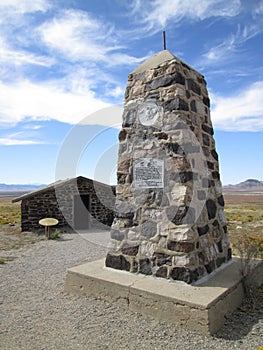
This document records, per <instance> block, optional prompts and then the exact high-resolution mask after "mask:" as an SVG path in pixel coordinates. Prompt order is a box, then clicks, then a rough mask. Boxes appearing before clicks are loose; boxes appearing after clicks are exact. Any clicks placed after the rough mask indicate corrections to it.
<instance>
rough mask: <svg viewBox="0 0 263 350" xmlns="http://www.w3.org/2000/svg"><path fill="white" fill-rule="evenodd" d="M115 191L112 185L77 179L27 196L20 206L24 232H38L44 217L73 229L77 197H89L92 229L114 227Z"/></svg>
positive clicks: (60, 225)
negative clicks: (54, 219) (75, 197)
mask: <svg viewBox="0 0 263 350" xmlns="http://www.w3.org/2000/svg"><path fill="white" fill-rule="evenodd" d="M114 192H115V189H114V188H112V187H111V186H107V185H104V184H100V183H98V182H93V181H92V180H89V179H86V178H83V177H78V178H76V179H73V180H71V181H67V182H66V183H65V184H60V185H58V186H56V187H51V188H47V189H46V190H45V189H44V190H41V191H36V192H35V193H33V194H31V195H28V196H24V197H25V198H24V199H22V203H21V216H22V217H21V229H22V231H28V230H34V229H39V228H40V227H41V226H40V225H39V223H38V222H39V220H40V219H42V218H45V217H53V218H56V219H58V221H59V224H58V225H57V226H58V227H63V226H70V227H73V228H74V196H77V195H89V196H90V208H89V212H88V211H87V213H86V215H90V223H91V226H94V225H96V224H97V223H98V222H100V223H102V224H104V225H107V226H111V224H112V221H113V209H114V202H115V195H114Z"/></svg>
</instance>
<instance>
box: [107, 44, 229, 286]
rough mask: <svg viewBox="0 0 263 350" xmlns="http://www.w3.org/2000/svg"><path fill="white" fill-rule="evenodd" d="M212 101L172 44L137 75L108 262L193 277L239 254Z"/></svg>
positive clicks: (130, 88)
mask: <svg viewBox="0 0 263 350" xmlns="http://www.w3.org/2000/svg"><path fill="white" fill-rule="evenodd" d="M209 107H210V101H209V97H208V92H207V88H206V82H205V80H204V77H203V76H202V75H201V74H199V73H198V72H197V71H195V70H194V69H192V68H191V67H189V66H188V65H187V64H185V63H184V62H182V61H181V60H180V59H178V58H177V57H175V56H174V55H173V54H172V53H171V52H169V51H167V50H163V51H161V52H159V53H157V54H155V55H154V56H152V57H150V58H149V59H148V60H147V61H146V62H144V63H143V64H141V65H140V66H139V67H138V68H136V69H135V70H134V71H133V72H132V73H131V74H130V75H129V78H128V84H127V88H126V93H125V104H124V112H123V125H122V129H121V131H120V133H119V156H118V169H117V178H118V184H117V189H116V206H115V219H114V222H113V224H112V228H111V239H110V243H109V247H108V253H107V257H106V262H105V264H106V266H107V267H111V268H114V269H120V270H126V271H129V272H131V273H142V274H146V275H153V276H156V277H163V278H170V279H174V280H181V281H184V282H186V283H192V282H194V281H196V280H198V279H199V278H201V277H203V276H205V275H207V274H210V273H211V272H212V271H214V270H216V269H217V268H218V267H220V266H221V265H222V264H224V263H226V262H227V261H228V260H229V259H231V249H230V247H229V240H228V234H227V227H226V219H225V215H224V199H223V195H222V186H221V182H220V175H219V165H218V155H217V152H216V149H215V141H214V138H213V127H212V123H211V119H210V109H209Z"/></svg>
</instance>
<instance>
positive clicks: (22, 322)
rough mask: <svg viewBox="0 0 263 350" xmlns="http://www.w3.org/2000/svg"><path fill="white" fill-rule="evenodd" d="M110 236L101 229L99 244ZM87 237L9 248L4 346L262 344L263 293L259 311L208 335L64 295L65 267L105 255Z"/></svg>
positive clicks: (242, 313)
mask: <svg viewBox="0 0 263 350" xmlns="http://www.w3.org/2000/svg"><path fill="white" fill-rule="evenodd" d="M107 234H108V233H99V232H97V234H96V237H97V241H99V240H100V239H102V241H103V239H105V235H106V236H107ZM84 236H85V237H86V239H84V238H83V237H84ZM87 237H88V239H89V240H87ZM90 237H91V235H87V236H86V235H83V236H81V235H79V234H64V235H63V238H62V239H61V240H57V241H52V240H49V241H41V242H38V243H36V244H34V245H32V246H30V247H27V248H26V247H23V248H22V249H20V250H19V251H10V256H13V255H15V256H16V257H17V258H16V259H15V260H13V261H11V262H8V263H7V264H4V265H2V266H1V267H0V275H1V277H0V278H1V287H0V320H1V324H0V349H1V350H16V349H19V350H21V349H30V350H31V349H32V350H44V349H48V350H51V349H54V350H55V349H56V350H59V349H66V350H70V349H88V350H93V349H94V350H98V349H136V350H137V349H151V350H152V349H162V350H163V349H168V350H169V349H180V350H187V349H189V350H190V349H191V350H193V349H208V350H209V349H220V350H230V349H244V350H250V349H251V350H257V349H258V348H259V346H263V305H262V304H263V303H262V296H261V297H259V300H258V302H257V306H256V308H255V309H254V310H252V309H250V310H249V311H248V310H247V308H246V307H243V308H241V309H240V310H238V311H237V312H236V313H234V314H233V315H232V316H231V317H230V318H228V319H227V320H226V322H225V326H224V327H223V328H222V330H221V331H220V332H219V333H218V334H216V335H215V336H213V337H212V336H209V337H206V336H203V335H199V334H196V333H192V332H189V331H186V330H184V329H181V328H178V327H175V326H174V325H171V324H168V323H165V322H158V321H155V320H153V319H151V318H148V317H145V316H141V315H139V314H137V313H134V312H130V311H128V310H125V309H121V308H119V307H116V306H112V305H110V304H108V303H106V302H102V301H97V300H94V299H91V298H85V297H77V296H73V295H68V294H66V293H64V292H63V287H64V280H65V276H66V271H67V268H69V267H72V266H74V265H78V264H79V263H81V262H83V261H84V260H86V261H92V260H96V259H100V258H103V257H104V256H105V254H106V248H105V247H104V246H102V245H97V244H95V243H94V242H95V239H90ZM90 241H93V243H91V242H90ZM260 298H261V300H260Z"/></svg>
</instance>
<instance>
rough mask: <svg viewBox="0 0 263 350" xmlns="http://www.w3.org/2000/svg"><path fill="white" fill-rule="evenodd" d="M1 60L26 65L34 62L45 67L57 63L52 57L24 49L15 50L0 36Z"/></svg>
mask: <svg viewBox="0 0 263 350" xmlns="http://www.w3.org/2000/svg"><path fill="white" fill-rule="evenodd" d="M0 62H2V64H6V65H15V66H17V65H24V64H32V65H39V66H44V67H50V66H51V65H53V64H54V63H55V60H54V59H53V58H52V57H47V56H38V55H35V54H34V53H30V52H27V51H23V50H19V49H16V50H13V49H11V48H9V47H8V45H7V44H6V43H5V42H4V39H2V38H1V37H0Z"/></svg>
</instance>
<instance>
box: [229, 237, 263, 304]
mask: <svg viewBox="0 0 263 350" xmlns="http://www.w3.org/2000/svg"><path fill="white" fill-rule="evenodd" d="M233 247H234V248H235V250H236V252H237V254H238V255H239V257H240V273H241V276H242V284H243V287H244V292H245V296H246V298H247V300H248V301H249V302H250V304H252V305H253V302H254V300H255V287H253V286H252V285H251V283H250V282H249V277H250V276H251V273H252V267H253V265H254V259H256V258H259V259H260V258H261V259H262V258H263V239H262V238H254V237H250V236H249V235H247V234H245V235H243V237H242V238H241V239H239V240H238V241H237V242H236V243H235V244H234V245H233Z"/></svg>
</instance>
